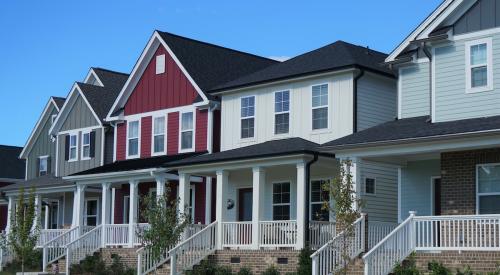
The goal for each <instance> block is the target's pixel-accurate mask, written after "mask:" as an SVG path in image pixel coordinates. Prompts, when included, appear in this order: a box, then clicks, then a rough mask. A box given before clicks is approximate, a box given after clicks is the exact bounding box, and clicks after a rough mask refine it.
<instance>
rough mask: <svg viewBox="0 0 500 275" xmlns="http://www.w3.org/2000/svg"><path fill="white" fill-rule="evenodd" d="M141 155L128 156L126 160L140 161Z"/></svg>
mask: <svg viewBox="0 0 500 275" xmlns="http://www.w3.org/2000/svg"><path fill="white" fill-rule="evenodd" d="M138 158H139V155H133V156H126V157H125V159H138Z"/></svg>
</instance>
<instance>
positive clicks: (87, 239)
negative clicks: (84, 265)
mask: <svg viewBox="0 0 500 275" xmlns="http://www.w3.org/2000/svg"><path fill="white" fill-rule="evenodd" d="M102 234H103V230H102V226H101V225H99V226H97V227H95V228H94V229H92V230H90V231H89V232H87V233H85V234H83V235H82V236H81V237H79V238H78V239H76V240H74V241H72V242H70V243H69V244H68V245H67V246H66V274H69V269H70V267H71V265H72V264H74V263H78V262H80V261H81V260H83V259H84V258H85V257H87V256H90V255H92V254H93V253H94V252H96V251H97V250H99V249H100V248H101V247H102Z"/></svg>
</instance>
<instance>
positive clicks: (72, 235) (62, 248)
mask: <svg viewBox="0 0 500 275" xmlns="http://www.w3.org/2000/svg"><path fill="white" fill-rule="evenodd" d="M83 230H85V229H83ZM79 235H80V227H75V228H72V229H68V230H67V231H66V232H65V233H64V234H61V235H59V236H58V237H56V238H54V239H52V240H50V241H49V242H46V243H45V244H44V245H43V246H42V252H43V256H42V257H43V270H44V271H47V267H48V265H49V264H51V263H53V262H55V261H57V260H58V259H60V258H62V257H64V255H66V245H67V244H69V243H70V242H72V241H74V240H76V239H77V238H78V237H79Z"/></svg>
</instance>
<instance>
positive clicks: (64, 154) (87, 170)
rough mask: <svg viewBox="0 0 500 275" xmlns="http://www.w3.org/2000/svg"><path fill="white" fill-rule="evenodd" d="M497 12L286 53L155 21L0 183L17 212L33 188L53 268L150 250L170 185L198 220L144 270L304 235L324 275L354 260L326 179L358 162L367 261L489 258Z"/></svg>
mask: <svg viewBox="0 0 500 275" xmlns="http://www.w3.org/2000/svg"><path fill="white" fill-rule="evenodd" d="M499 25H500V1H499V0H446V1H444V2H443V3H442V4H440V6H439V7H437V8H436V10H435V11H434V12H433V13H432V14H431V15H429V17H428V18H426V19H425V20H424V21H423V22H422V23H421V24H420V25H419V26H418V27H417V28H416V29H415V30H414V31H413V32H412V33H411V34H409V35H408V37H407V38H406V39H405V40H404V41H403V42H402V43H401V44H400V45H398V46H397V47H396V49H395V50H394V51H393V52H392V53H391V54H390V55H386V54H383V53H380V52H377V51H374V50H371V49H369V48H365V47H360V46H356V45H352V44H349V43H346V42H343V41H338V42H335V43H333V44H330V45H327V46H324V47H322V48H319V49H317V50H313V51H311V52H308V53H305V54H302V55H299V56H297V57H294V58H292V59H290V60H287V61H284V62H278V61H274V60H270V59H267V58H263V57H259V56H255V55H252V54H248V53H243V52H239V51H235V50H232V49H227V48H223V47H220V46H216V45H213V44H208V43H205V42H200V41H196V40H192V39H189V38H185V37H180V36H177V35H173V34H170V33H165V32H161V31H155V32H154V33H153V35H152V37H151V38H150V40H149V41H148V43H147V45H146V47H145V49H144V51H143V52H142V54H141V56H140V57H139V59H138V61H137V63H136V65H135V66H134V68H133V69H132V72H131V73H130V75H126V74H122V73H116V72H111V71H108V70H104V69H99V68H92V69H91V70H90V72H89V74H88V76H87V77H86V78H85V80H84V81H83V82H81V83H80V82H77V83H75V85H74V86H73V88H72V90H71V92H70V94H69V95H68V97H67V98H66V99H61V98H51V100H50V101H49V103H48V104H47V107H46V108H45V110H44V112H43V114H42V116H41V117H40V119H39V121H38V123H37V125H36V127H35V129H34V130H33V133H32V135H31V136H30V138H29V140H28V142H27V144H26V146H25V147H24V150H23V152H22V153H21V158H23V159H25V160H26V164H27V168H26V180H25V181H24V182H20V183H17V184H13V185H9V186H7V187H3V188H2V189H0V190H1V191H2V192H3V193H4V194H5V196H6V197H7V198H8V208H9V209H13V208H15V204H16V203H15V202H16V196H17V195H18V191H19V188H20V187H21V186H35V187H36V188H37V202H38V203H39V205H42V203H43V205H44V207H40V208H39V213H40V216H41V217H42V224H43V228H44V230H42V238H41V240H40V244H39V245H40V247H42V248H43V251H44V255H46V256H44V267H45V266H47V265H48V264H50V263H52V262H56V261H58V260H59V261H61V259H63V258H65V259H66V261H65V264H66V266H67V267H68V266H69V265H70V264H72V263H76V262H78V261H79V260H81V259H82V258H83V257H84V256H85V255H88V254H89V253H92V252H94V251H97V250H99V249H103V248H106V247H110V246H113V247H114V246H117V247H128V248H133V247H140V246H141V240H140V238H139V234H138V232H139V231H140V230H141V229H142V228H144V227H147V226H148V225H147V221H145V220H144V219H143V217H142V216H141V212H142V209H141V206H140V198H141V197H144V196H145V195H147V194H153V193H154V194H157V195H162V194H164V193H165V189H166V187H169V188H171V190H173V194H172V197H174V196H175V197H177V198H179V201H180V206H181V207H180V208H179V211H180V212H182V213H184V211H188V212H189V213H187V214H189V216H190V217H191V219H192V223H193V225H192V226H191V227H190V229H192V230H190V234H186V236H185V237H186V238H188V239H187V240H183V241H182V242H181V243H180V244H179V246H178V247H177V248H175V249H173V250H172V251H170V252H169V253H168V255H165V256H166V257H164V258H162V259H160V260H158V261H151V260H150V259H149V256H150V255H149V253H150V252H149V251H148V250H145V249H139V250H138V251H137V252H135V250H134V252H132V254H133V258H134V259H136V260H135V261H136V262H137V270H138V274H147V273H148V272H151V271H154V270H156V269H158V268H165V264H166V263H167V264H169V265H170V270H171V272H172V274H175V273H177V272H182V271H183V270H186V269H190V268H192V267H193V266H194V265H196V264H198V263H199V262H200V261H201V260H202V259H204V258H205V257H207V256H209V255H213V254H215V255H218V257H215V259H220V260H221V261H223V259H226V258H230V259H231V263H232V264H233V267H235V268H237V267H241V266H244V265H250V266H252V265H259V263H256V261H255V260H254V258H253V257H263V258H265V259H270V260H266V261H261V263H260V265H266V264H269V263H274V264H276V265H277V266H278V267H279V268H280V269H281V270H283V271H290V270H289V269H287V268H290V266H293V264H291V263H292V262H294V259H296V258H297V253H298V252H297V251H298V250H300V249H301V248H304V247H306V246H307V245H309V246H311V247H312V248H313V249H314V250H317V251H316V252H315V253H314V254H313V256H312V258H313V273H314V274H330V273H331V272H334V271H335V270H337V269H338V268H341V267H344V266H345V265H346V263H345V262H344V261H343V260H344V259H342V258H341V257H340V258H339V253H335V251H336V249H337V248H338V243H336V240H338V238H335V236H337V232H336V228H335V216H334V215H333V214H332V213H329V212H327V211H325V210H323V209H322V203H323V201H324V200H325V199H328V193H327V192H326V191H324V190H323V189H322V188H321V186H322V184H323V183H324V182H325V181H327V180H329V179H331V178H332V177H334V176H335V175H336V172H337V171H336V169H337V168H336V167H338V163H339V160H347V159H349V160H351V161H352V162H353V166H352V169H351V171H350V172H351V173H352V175H353V179H354V182H355V188H356V193H357V195H358V197H359V198H360V199H362V200H363V202H364V203H363V206H362V209H361V211H362V212H363V213H364V215H363V216H362V217H361V218H360V219H359V220H358V221H357V222H356V224H355V226H356V230H355V237H354V238H355V239H354V241H353V242H352V243H351V245H352V246H353V247H352V249H351V250H350V251H351V253H352V255H351V256H352V257H353V258H356V257H358V256H360V255H361V253H364V256H363V260H364V268H365V269H364V272H365V274H388V273H389V272H391V270H392V268H393V266H394V264H395V263H396V262H400V261H402V260H404V259H405V258H406V257H407V256H408V255H410V254H411V253H412V252H414V251H418V252H422V251H440V252H442V251H474V252H475V253H483V252H486V251H489V253H485V254H481V259H483V260H484V261H485V262H484V263H481V261H469V262H468V258H467V257H468V255H467V254H466V255H465V256H462V258H460V260H459V261H458V262H459V263H460V264H463V265H464V266H465V265H466V264H471V265H474V264H476V266H477V268H480V269H481V270H479V271H491V270H492V269H494V268H495V266H494V263H495V259H498V258H500V252H498V251H500V216H498V215H497V214H500V199H499V198H500V90H499V89H498V88H497V85H500V84H498V83H497V82H498V75H499V74H500V71H499V70H500V66H499V64H500V59H499V58H500V55H498V53H499V52H500V45H499V44H498V43H500V42H498V41H500V40H499V39H498V37H500V36H499V35H500V28H499V27H500V26H499ZM384 63H385V64H384ZM184 206H186V207H184ZM42 212H44V213H42ZM9 213H10V212H9ZM415 213H416V214H415ZM7 231H8V225H7ZM366 231H368V232H366ZM83 233H86V234H83ZM194 233H196V234H194ZM65 236H69V237H65ZM54 237H57V238H56V239H53V238H54ZM77 238H78V241H76V242H75V240H76V239H77ZM96 239H99V241H97V242H96V241H95V240H96ZM83 244H84V245H83ZM60 246H65V247H67V249H64V250H61V249H57V248H58V247H60ZM492 251H493V252H492ZM67 253H71V257H69V256H68V254H67ZM75 255H77V256H75ZM194 255H196V256H194ZM446 255H448V254H446ZM459 255H461V254H459ZM475 255H477V254H475ZM434 256H435V257H438V254H435V255H434ZM225 257H226V258H225ZM456 257H459V256H456ZM289 259H290V264H288V261H289ZM257 262H259V261H257ZM478 262H479V264H478ZM492 263H493V264H492ZM492 265H493V266H492ZM361 266H363V265H361ZM460 267H463V266H460ZM252 268H254V266H252ZM255 268H258V267H255ZM68 271H69V270H68Z"/></svg>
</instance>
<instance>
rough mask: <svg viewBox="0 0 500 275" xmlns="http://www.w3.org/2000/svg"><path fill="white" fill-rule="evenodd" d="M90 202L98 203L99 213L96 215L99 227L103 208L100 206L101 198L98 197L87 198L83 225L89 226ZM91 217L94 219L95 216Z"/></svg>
mask: <svg viewBox="0 0 500 275" xmlns="http://www.w3.org/2000/svg"><path fill="white" fill-rule="evenodd" d="M89 201H96V204H97V211H96V214H95V218H96V222H95V223H96V226H98V225H99V224H100V223H101V221H100V216H99V214H100V213H101V206H100V202H99V198H97V197H89V198H85V211H84V215H83V222H84V223H83V224H84V225H87V219H88V217H89V215H88V212H87V211H88V202H89ZM90 217H94V215H92V216H90Z"/></svg>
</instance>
